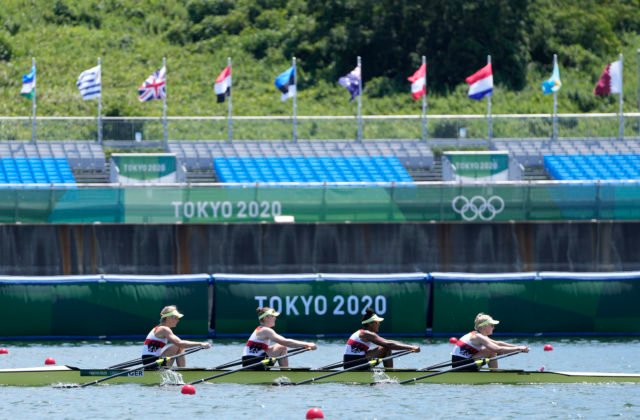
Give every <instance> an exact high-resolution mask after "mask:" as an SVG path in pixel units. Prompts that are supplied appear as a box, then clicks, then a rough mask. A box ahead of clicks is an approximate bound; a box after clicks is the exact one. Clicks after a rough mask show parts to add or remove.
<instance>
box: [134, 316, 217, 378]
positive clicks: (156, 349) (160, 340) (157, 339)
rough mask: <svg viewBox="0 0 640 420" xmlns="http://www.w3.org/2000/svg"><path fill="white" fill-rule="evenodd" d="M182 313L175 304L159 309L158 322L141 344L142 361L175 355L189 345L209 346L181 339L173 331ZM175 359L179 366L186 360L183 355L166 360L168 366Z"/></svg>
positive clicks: (145, 362) (146, 362)
mask: <svg viewBox="0 0 640 420" xmlns="http://www.w3.org/2000/svg"><path fill="white" fill-rule="evenodd" d="M183 316H184V315H183V314H181V313H180V312H179V311H178V308H176V306H175V305H170V306H165V307H164V308H163V309H162V311H160V323H159V324H158V325H157V326H155V327H153V329H152V330H151V331H149V334H147V338H145V340H144V344H143V346H142V363H143V364H148V363H152V362H154V361H156V360H158V359H159V358H160V357H170V356H176V355H179V354H181V353H183V352H184V349H187V348H190V347H197V346H202V347H204V348H205V349H208V348H209V347H211V344H209V343H207V342H202V343H200V342H196V341H188V340H182V339H181V338H180V337H178V336H177V335H175V334H174V333H173V330H172V328H175V327H176V325H178V322H179V321H180V318H182V317H183ZM174 360H177V364H178V366H179V367H185V366H186V361H185V358H184V357H178V358H176V359H171V360H169V361H168V364H167V365H168V366H171V365H172V364H173V361H174Z"/></svg>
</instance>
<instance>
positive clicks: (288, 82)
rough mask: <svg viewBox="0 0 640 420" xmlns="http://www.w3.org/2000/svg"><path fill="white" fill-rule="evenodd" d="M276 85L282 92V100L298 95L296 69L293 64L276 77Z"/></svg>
mask: <svg viewBox="0 0 640 420" xmlns="http://www.w3.org/2000/svg"><path fill="white" fill-rule="evenodd" d="M275 85H276V87H277V88H278V90H279V91H280V92H282V98H281V99H282V101H286V100H287V99H289V98H293V97H294V96H296V69H295V67H293V66H291V67H289V68H288V69H287V70H285V71H284V72H283V73H280V74H279V75H278V77H276V82H275Z"/></svg>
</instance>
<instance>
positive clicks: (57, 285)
mask: <svg viewBox="0 0 640 420" xmlns="http://www.w3.org/2000/svg"><path fill="white" fill-rule="evenodd" d="M208 288H209V276H208V275H200V276H163V277H161V278H158V277H155V276H73V277H37V278H36V277H33V278H17V277H1V278H0V307H2V308H3V310H4V311H6V313H7V314H10V315H9V316H10V318H11V319H12V322H7V323H5V324H4V325H3V327H2V329H0V337H12V338H19V337H62V336H75V337H109V336H145V335H146V334H147V333H148V332H149V330H150V329H151V328H152V327H153V326H154V325H157V323H158V320H159V317H160V311H161V310H162V308H163V307H165V306H167V305H177V306H178V308H179V309H180V311H181V312H183V313H184V314H185V316H184V318H182V320H181V321H180V324H179V325H178V327H177V328H176V330H175V332H176V334H178V335H185V334H186V335H200V336H206V335H207V334H208V332H209V329H208V326H209V310H208V298H207V296H208Z"/></svg>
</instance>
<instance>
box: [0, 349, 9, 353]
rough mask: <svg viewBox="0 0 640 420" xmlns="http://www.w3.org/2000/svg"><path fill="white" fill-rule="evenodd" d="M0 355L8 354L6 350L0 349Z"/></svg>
mask: <svg viewBox="0 0 640 420" xmlns="http://www.w3.org/2000/svg"><path fill="white" fill-rule="evenodd" d="M0 354H9V350H7V349H5V348H1V349H0Z"/></svg>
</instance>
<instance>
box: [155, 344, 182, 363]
mask: <svg viewBox="0 0 640 420" xmlns="http://www.w3.org/2000/svg"><path fill="white" fill-rule="evenodd" d="M182 353H184V349H181V348H180V347H177V346H174V345H169V346H167V348H165V350H164V351H163V352H162V354H161V355H160V357H172V356H177V355H179V354H182ZM174 360H176V363H177V364H178V367H185V366H186V365H187V361H186V360H185V358H184V357H178V358H176V359H171V360H169V361H168V362H167V366H168V367H171V366H173V361H174Z"/></svg>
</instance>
